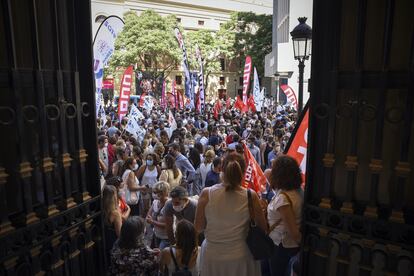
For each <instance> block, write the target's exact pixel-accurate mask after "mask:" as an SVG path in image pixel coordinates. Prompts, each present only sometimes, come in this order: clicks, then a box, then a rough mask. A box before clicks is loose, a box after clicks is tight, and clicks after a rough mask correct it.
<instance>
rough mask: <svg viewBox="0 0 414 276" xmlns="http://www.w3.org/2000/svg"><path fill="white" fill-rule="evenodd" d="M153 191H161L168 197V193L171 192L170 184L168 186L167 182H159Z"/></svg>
mask: <svg viewBox="0 0 414 276" xmlns="http://www.w3.org/2000/svg"><path fill="white" fill-rule="evenodd" d="M153 190H158V191H161V192H162V193H163V194H166V195H168V193H169V192H170V184H168V183H167V182H165V181H158V182H157V183H155V184H154V188H153Z"/></svg>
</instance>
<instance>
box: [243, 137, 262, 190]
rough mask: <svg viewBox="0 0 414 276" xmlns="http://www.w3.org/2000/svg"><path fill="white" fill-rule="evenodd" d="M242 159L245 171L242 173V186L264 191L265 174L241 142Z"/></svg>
mask: <svg viewBox="0 0 414 276" xmlns="http://www.w3.org/2000/svg"><path fill="white" fill-rule="evenodd" d="M243 149H244V159H245V160H246V165H247V167H246V173H245V174H244V184H243V187H245V188H250V189H253V190H255V191H256V193H258V192H264V191H265V190H266V176H265V175H264V173H263V171H262V169H261V168H260V166H259V164H258V163H257V161H256V159H255V158H254V156H253V155H252V153H251V152H250V150H249V149H248V148H247V147H246V144H244V143H243Z"/></svg>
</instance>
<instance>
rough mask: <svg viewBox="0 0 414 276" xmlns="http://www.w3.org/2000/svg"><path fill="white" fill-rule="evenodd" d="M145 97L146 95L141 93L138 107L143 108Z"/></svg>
mask: <svg viewBox="0 0 414 276" xmlns="http://www.w3.org/2000/svg"><path fill="white" fill-rule="evenodd" d="M145 96H147V93H145V92H143V93H142V94H141V98H140V99H139V104H138V106H139V107H143V106H144V102H145Z"/></svg>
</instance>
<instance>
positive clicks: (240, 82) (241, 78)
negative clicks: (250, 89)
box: [239, 77, 243, 85]
mask: <svg viewBox="0 0 414 276" xmlns="http://www.w3.org/2000/svg"><path fill="white" fill-rule="evenodd" d="M239 85H243V77H240V78H239Z"/></svg>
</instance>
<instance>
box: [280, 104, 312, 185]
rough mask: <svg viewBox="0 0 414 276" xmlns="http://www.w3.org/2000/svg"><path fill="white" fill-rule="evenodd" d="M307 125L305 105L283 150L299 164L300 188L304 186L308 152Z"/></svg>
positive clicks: (306, 108)
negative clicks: (301, 183) (300, 174)
mask: <svg viewBox="0 0 414 276" xmlns="http://www.w3.org/2000/svg"><path fill="white" fill-rule="evenodd" d="M308 125H309V108H308V105H306V106H305V108H304V110H303V112H302V114H301V117H300V118H299V121H298V124H297V125H296V128H295V130H294V131H293V133H292V136H291V138H290V140H289V142H288V144H287V145H286V149H285V154H287V155H289V156H291V157H293V158H295V159H296V161H297V162H298V164H299V167H300V170H301V172H302V181H303V185H302V186H304V183H305V175H306V157H307V152H308Z"/></svg>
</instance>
